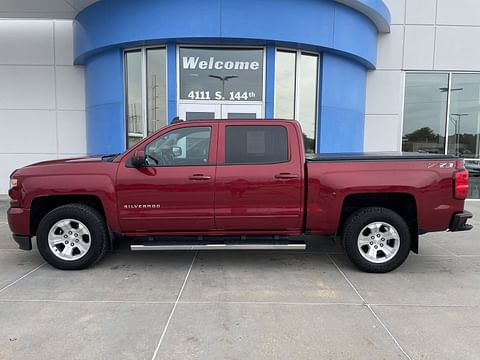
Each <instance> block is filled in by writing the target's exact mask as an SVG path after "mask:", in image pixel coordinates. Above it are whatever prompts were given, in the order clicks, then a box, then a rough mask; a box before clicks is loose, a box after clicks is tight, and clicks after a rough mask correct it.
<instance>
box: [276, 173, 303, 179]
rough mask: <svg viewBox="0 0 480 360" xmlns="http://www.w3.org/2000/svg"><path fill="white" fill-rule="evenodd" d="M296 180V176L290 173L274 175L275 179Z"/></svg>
mask: <svg viewBox="0 0 480 360" xmlns="http://www.w3.org/2000/svg"><path fill="white" fill-rule="evenodd" d="M296 178H298V175H297V174H292V173H280V174H277V175H275V179H296Z"/></svg>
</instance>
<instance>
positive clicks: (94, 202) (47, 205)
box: [30, 194, 108, 236]
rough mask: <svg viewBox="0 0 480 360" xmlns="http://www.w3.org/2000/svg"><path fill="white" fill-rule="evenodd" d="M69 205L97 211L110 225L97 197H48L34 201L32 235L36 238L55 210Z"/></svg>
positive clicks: (40, 197) (31, 209) (41, 197)
mask: <svg viewBox="0 0 480 360" xmlns="http://www.w3.org/2000/svg"><path fill="white" fill-rule="evenodd" d="M67 204H83V205H87V206H90V207H92V208H94V209H95V210H97V211H98V212H99V213H100V215H102V217H103V219H104V220H105V222H106V223H107V225H108V222H107V218H106V214H105V209H104V206H103V203H102V201H101V199H100V198H99V197H98V196H95V195H84V194H82V195H48V196H39V197H36V198H34V199H33V201H32V204H31V206H30V234H31V235H32V236H35V235H36V233H37V229H38V225H39V224H40V221H42V219H43V217H44V216H45V215H46V214H48V213H49V212H50V211H52V210H53V209H55V208H58V207H59V206H62V205H67Z"/></svg>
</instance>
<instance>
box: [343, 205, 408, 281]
mask: <svg viewBox="0 0 480 360" xmlns="http://www.w3.org/2000/svg"><path fill="white" fill-rule="evenodd" d="M343 244H344V247H345V252H346V253H347V256H348V257H349V259H350V260H351V261H352V263H353V264H354V265H355V266H357V267H358V268H359V269H360V270H363V271H366V272H371V273H385V272H389V271H392V270H394V269H396V268H397V267H399V266H400V265H402V264H403V262H404V261H405V260H406V259H407V257H408V254H409V253H410V231H409V228H408V225H407V223H406V222H405V220H404V219H403V218H402V217H401V216H400V215H398V214H397V213H396V212H394V211H392V210H389V209H385V208H381V207H368V208H363V209H360V210H357V211H356V212H354V213H353V214H352V215H351V216H350V217H349V218H348V219H347V221H346V222H345V226H344V231H343Z"/></svg>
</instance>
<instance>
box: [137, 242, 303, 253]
mask: <svg viewBox="0 0 480 360" xmlns="http://www.w3.org/2000/svg"><path fill="white" fill-rule="evenodd" d="M305 248H306V244H305V243H288V244H241V243H240V244H178V245H175V244H161V245H159V244H151V245H150V244H134V245H130V250H132V251H149V250H305Z"/></svg>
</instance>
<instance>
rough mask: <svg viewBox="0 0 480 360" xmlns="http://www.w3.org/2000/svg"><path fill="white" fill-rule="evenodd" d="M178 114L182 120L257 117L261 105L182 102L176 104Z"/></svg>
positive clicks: (260, 112)
mask: <svg viewBox="0 0 480 360" xmlns="http://www.w3.org/2000/svg"><path fill="white" fill-rule="evenodd" d="M178 114H179V116H180V119H183V120H208V119H259V118H261V117H262V105H260V104H195V103H183V104H179V106H178Z"/></svg>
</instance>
